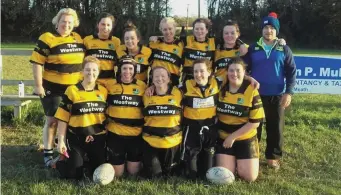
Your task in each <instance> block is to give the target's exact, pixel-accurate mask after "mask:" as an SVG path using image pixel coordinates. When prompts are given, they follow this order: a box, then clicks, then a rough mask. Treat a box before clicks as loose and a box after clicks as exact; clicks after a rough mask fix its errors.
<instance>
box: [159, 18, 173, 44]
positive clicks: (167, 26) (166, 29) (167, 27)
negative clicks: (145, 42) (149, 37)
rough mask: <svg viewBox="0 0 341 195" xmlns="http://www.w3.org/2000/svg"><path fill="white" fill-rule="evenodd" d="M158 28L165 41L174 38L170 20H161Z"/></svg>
mask: <svg viewBox="0 0 341 195" xmlns="http://www.w3.org/2000/svg"><path fill="white" fill-rule="evenodd" d="M160 29H161V32H162V35H163V37H164V38H165V40H167V41H171V40H174V35H175V27H174V24H172V23H170V22H163V23H161V25H160Z"/></svg>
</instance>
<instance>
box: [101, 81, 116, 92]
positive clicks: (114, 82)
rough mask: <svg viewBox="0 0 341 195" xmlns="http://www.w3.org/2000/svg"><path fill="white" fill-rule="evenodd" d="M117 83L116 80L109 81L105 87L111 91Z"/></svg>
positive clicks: (104, 84) (105, 83)
mask: <svg viewBox="0 0 341 195" xmlns="http://www.w3.org/2000/svg"><path fill="white" fill-rule="evenodd" d="M116 83H117V80H116V79H109V80H106V81H105V82H104V83H103V87H105V88H106V89H107V90H108V91H109V89H110V88H111V87H112V86H113V85H115V84H116Z"/></svg>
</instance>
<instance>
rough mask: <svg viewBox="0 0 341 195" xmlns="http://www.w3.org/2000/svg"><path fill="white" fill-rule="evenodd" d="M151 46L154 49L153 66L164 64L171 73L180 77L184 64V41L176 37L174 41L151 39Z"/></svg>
mask: <svg viewBox="0 0 341 195" xmlns="http://www.w3.org/2000/svg"><path fill="white" fill-rule="evenodd" d="M149 47H150V48H151V49H152V68H153V67H154V66H163V67H165V68H166V69H167V70H168V71H169V72H170V73H171V74H173V75H175V76H178V77H180V68H181V65H182V52H183V49H184V45H183V42H182V41H181V40H179V39H175V40H174V41H173V42H172V43H167V42H165V41H164V40H163V39H162V38H159V39H158V40H157V41H156V42H153V41H151V42H150V43H149Z"/></svg>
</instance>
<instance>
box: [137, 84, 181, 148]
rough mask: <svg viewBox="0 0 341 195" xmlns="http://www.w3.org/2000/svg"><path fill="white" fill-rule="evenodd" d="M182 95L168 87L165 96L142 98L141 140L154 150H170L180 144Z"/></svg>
mask: <svg viewBox="0 0 341 195" xmlns="http://www.w3.org/2000/svg"><path fill="white" fill-rule="evenodd" d="M181 100H182V94H181V92H180V90H179V89H178V88H176V87H172V86H169V90H168V92H167V94H165V95H156V94H155V93H154V95H153V96H151V97H148V96H146V95H145V96H143V104H144V109H143V115H144V126H143V130H142V137H143V139H144V140H145V141H146V142H148V143H149V145H151V146H152V147H155V148H171V147H174V146H176V145H178V144H180V143H181V141H182V131H181V127H180V121H181Z"/></svg>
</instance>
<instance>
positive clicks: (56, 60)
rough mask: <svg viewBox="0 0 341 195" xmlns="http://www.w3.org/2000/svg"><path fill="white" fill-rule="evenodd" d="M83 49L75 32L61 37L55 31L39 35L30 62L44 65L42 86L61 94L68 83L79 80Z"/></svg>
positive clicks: (80, 39) (74, 82)
mask: <svg viewBox="0 0 341 195" xmlns="http://www.w3.org/2000/svg"><path fill="white" fill-rule="evenodd" d="M84 51H85V48H84V45H83V40H82V38H81V37H80V36H79V35H78V34H77V33H75V32H72V33H71V34H70V35H69V36H66V37H62V36H60V35H59V34H58V33H57V32H55V33H51V32H47V33H44V34H42V35H41V36H40V37H39V40H38V41H37V44H36V47H35V48H34V51H33V53H32V56H31V59H30V62H31V63H35V64H39V65H42V66H44V71H43V87H44V88H45V89H46V90H47V91H50V92H51V93H52V94H60V95H62V94H63V93H64V92H65V90H66V88H67V87H68V86H69V85H74V84H76V83H78V82H79V81H80V79H81V71H82V62H83V58H84Z"/></svg>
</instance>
